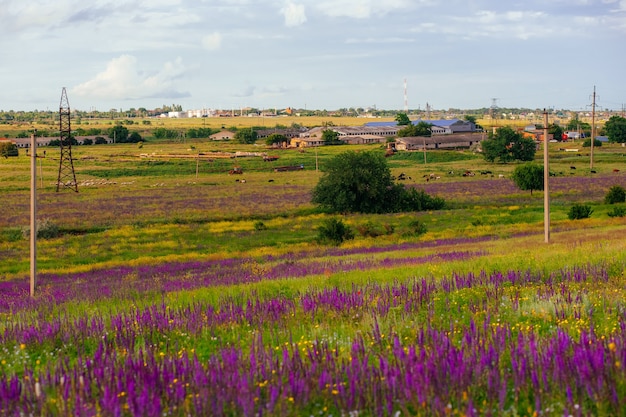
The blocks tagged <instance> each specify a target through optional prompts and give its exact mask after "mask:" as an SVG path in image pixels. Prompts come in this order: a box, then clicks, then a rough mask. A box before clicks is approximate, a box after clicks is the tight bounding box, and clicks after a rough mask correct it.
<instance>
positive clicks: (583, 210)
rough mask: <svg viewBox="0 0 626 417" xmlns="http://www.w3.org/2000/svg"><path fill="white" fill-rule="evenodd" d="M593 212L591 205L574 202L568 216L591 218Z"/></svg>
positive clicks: (571, 218)
mask: <svg viewBox="0 0 626 417" xmlns="http://www.w3.org/2000/svg"><path fill="white" fill-rule="evenodd" d="M591 213H593V210H592V209H591V206H589V205H587V204H574V205H573V206H572V207H571V208H570V210H569V213H568V214H567V217H568V218H569V219H570V220H579V219H587V218H589V216H591Z"/></svg>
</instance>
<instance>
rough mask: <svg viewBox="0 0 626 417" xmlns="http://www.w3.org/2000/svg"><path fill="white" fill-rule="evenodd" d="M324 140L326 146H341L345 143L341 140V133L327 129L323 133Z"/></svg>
mask: <svg viewBox="0 0 626 417" xmlns="http://www.w3.org/2000/svg"><path fill="white" fill-rule="evenodd" d="M322 139H323V140H324V144H325V145H339V144H342V143H343V142H342V141H340V140H339V133H337V132H335V131H334V130H331V129H326V130H324V132H322Z"/></svg>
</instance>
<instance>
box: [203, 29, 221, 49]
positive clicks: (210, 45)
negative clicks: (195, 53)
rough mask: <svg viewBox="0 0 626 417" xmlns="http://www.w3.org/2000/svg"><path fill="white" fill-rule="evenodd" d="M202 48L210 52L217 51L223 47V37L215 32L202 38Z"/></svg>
mask: <svg viewBox="0 0 626 417" xmlns="http://www.w3.org/2000/svg"><path fill="white" fill-rule="evenodd" d="M202 46H204V47H205V48H206V49H208V50H209V51H216V50H218V49H220V48H221V47H222V35H221V34H220V33H219V32H213V33H212V34H210V35H207V36H205V37H204V38H202Z"/></svg>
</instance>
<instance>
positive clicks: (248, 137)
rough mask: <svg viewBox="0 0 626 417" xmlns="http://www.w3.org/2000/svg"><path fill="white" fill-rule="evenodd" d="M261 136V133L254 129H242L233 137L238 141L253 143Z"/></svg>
mask: <svg viewBox="0 0 626 417" xmlns="http://www.w3.org/2000/svg"><path fill="white" fill-rule="evenodd" d="M258 138H259V134H258V133H257V132H256V131H255V130H254V129H241V130H238V131H237V133H235V136H234V137H233V139H234V140H235V142H237V143H242V144H253V143H255V142H256V140H257V139H258Z"/></svg>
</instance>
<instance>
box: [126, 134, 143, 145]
mask: <svg viewBox="0 0 626 417" xmlns="http://www.w3.org/2000/svg"><path fill="white" fill-rule="evenodd" d="M128 142H129V143H139V142H143V139H142V138H141V135H140V134H139V133H137V132H133V133H131V134H130V135H129V136H128Z"/></svg>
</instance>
